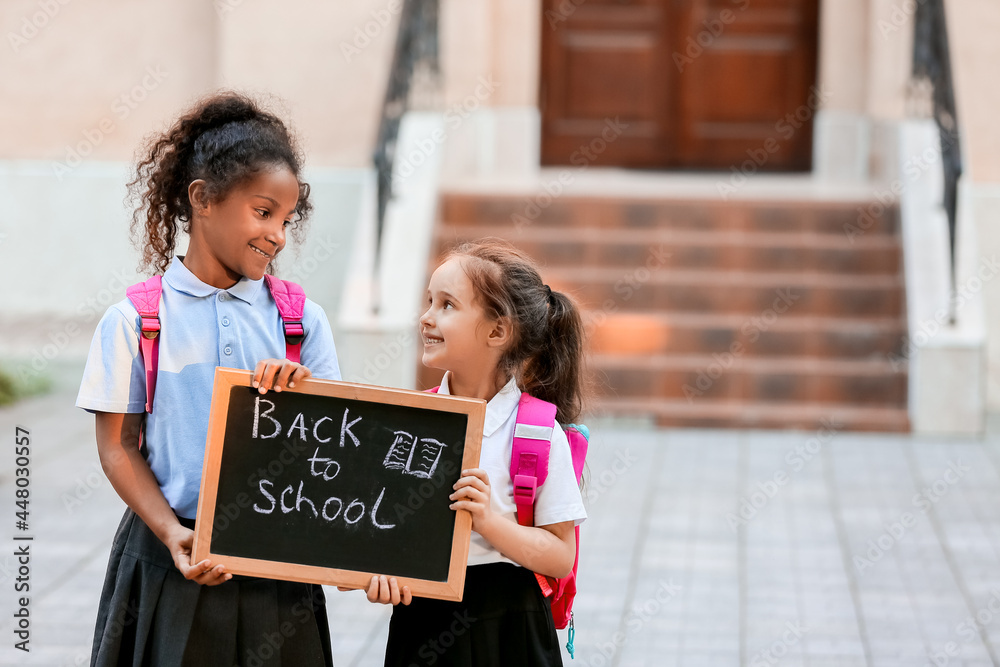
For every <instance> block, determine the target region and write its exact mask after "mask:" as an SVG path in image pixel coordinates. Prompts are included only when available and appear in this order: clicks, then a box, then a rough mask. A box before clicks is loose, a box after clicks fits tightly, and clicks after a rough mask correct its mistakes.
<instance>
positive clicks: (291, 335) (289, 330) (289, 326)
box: [283, 320, 306, 345]
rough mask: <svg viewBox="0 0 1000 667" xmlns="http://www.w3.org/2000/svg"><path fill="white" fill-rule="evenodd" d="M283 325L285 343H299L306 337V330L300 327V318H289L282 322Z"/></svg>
mask: <svg viewBox="0 0 1000 667" xmlns="http://www.w3.org/2000/svg"><path fill="white" fill-rule="evenodd" d="M283 324H284V325H285V344H286V345H299V344H301V343H302V339H303V338H305V337H306V330H305V329H304V328H303V327H302V320H291V321H288V322H283Z"/></svg>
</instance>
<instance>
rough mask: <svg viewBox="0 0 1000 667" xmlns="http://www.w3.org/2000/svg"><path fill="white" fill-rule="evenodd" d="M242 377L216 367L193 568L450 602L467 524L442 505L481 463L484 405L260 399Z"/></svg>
mask: <svg viewBox="0 0 1000 667" xmlns="http://www.w3.org/2000/svg"><path fill="white" fill-rule="evenodd" d="M251 378H252V374H251V373H250V371H244V370H236V369H229V368H218V369H216V373H215V387H214V391H213V394H212V408H211V416H210V418H209V430H208V441H207V443H206V449H205V464H204V471H203V475H202V482H201V495H200V497H199V499H198V517H197V522H196V526H195V543H194V549H193V551H194V560H195V561H200V560H202V559H204V558H210V559H211V560H212V562H213V563H223V564H224V565H225V566H226V569H227V570H228V571H229V572H232V573H234V574H246V575H253V576H263V577H271V578H275V579H287V580H292V581H307V582H313V583H320V584H329V585H338V586H344V587H349V588H366V587H367V586H368V583H369V582H370V580H371V577H372V575H373V574H379V575H382V574H384V575H389V576H395V577H397V578H398V579H399V581H400V587H402V586H403V585H408V586H410V590H411V592H412V593H413V594H414V595H418V596H424V597H433V598H440V599H446V600H460V599H461V597H462V589H463V587H464V582H465V567H466V561H467V559H468V551H469V536H470V532H471V528H472V519H471V516H470V515H469V514H468V512H465V511H458V512H456V511H455V510H452V509H449V505H450V502H451V501H449V499H448V496H449V495H450V494H451V493H452V491H453V489H452V486H453V485H454V483H455V482H456V481H457V480H458V478H459V477H461V471H462V470H463V469H466V468H473V467H476V466H478V464H479V449H480V445H481V441H482V433H483V419H484V417H485V412H486V403H485V402H484V401H481V400H476V399H468V398H459V397H454V396H439V395H437V394H428V393H425V392H418V391H408V390H403V389H387V388H381V387H374V386H369V385H361V384H354V383H348V382H333V381H329V380H313V379H309V380H305V381H303V382H300V383H297V384H296V387H295V388H294V389H286V390H283V391H281V392H274V391H269V392H267V394H265V395H261V394H260V393H259V392H258V391H257V390H256V389H254V388H252V387H251V386H250V383H251Z"/></svg>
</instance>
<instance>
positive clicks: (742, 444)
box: [0, 388, 1000, 667]
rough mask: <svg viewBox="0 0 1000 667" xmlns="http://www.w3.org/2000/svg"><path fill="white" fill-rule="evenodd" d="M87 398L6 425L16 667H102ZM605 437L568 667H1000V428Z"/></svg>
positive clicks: (107, 503) (1, 620) (9, 648)
mask: <svg viewBox="0 0 1000 667" xmlns="http://www.w3.org/2000/svg"><path fill="white" fill-rule="evenodd" d="M74 397H75V394H74V392H73V391H72V390H71V389H69V388H62V389H58V390H57V391H56V392H55V393H53V394H50V395H48V396H46V397H42V398H36V399H31V400H28V401H25V402H22V403H20V404H18V405H16V406H15V407H13V408H6V409H0V437H2V438H5V439H6V440H7V444H6V445H3V446H2V447H0V451H2V452H6V453H3V454H0V507H7V511H6V512H0V638H2V643H0V664H2V665H21V664H24V665H49V666H52V667H60V666H64V665H66V666H68V665H84V664H89V654H90V642H91V638H92V633H93V625H94V618H95V614H96V609H97V600H98V595H99V591H100V588H101V584H102V580H103V577H104V570H105V566H106V562H107V557H108V550H109V545H110V542H111V538H112V535H113V533H114V530H115V527H116V525H117V523H118V521H119V518H120V516H121V513H122V510H123V505H122V503H121V501H120V500H119V499H118V497H117V496H116V495H115V493H114V491H113V489H111V487H110V484H109V483H108V482H107V480H106V478H105V477H104V474H103V473H102V472H101V469H100V465H99V464H98V460H97V454H96V449H95V445H94V435H93V418H92V417H91V416H89V415H88V414H86V413H84V412H83V411H81V410H78V409H75V408H73V407H72V403H73V400H74ZM17 426H21V427H24V428H27V429H29V430H30V433H31V442H32V450H31V452H32V453H31V480H32V481H31V515H30V530H29V531H28V533H27V534H31V535H33V536H34V541H33V542H32V546H31V554H32V559H31V574H30V577H31V602H30V610H31V643H30V648H31V651H30V653H23V652H21V651H18V650H15V649H14V644H15V642H16V641H17V639H16V637H15V635H14V634H13V622H14V621H15V619H14V617H13V614H14V612H15V611H16V609H17V600H16V598H17V597H18V596H16V595H15V592H14V585H15V583H16V577H17V576H18V574H17V567H16V563H15V558H14V556H13V552H14V550H15V545H16V544H17V543H15V542H14V541H13V535H14V533H15V532H18V533H19V534H21V533H20V531H16V530H15V520H16V517H15V511H16V507H15V504H14V503H15V497H14V493H15V487H14V476H13V466H14V438H15V428H16V427H17ZM998 426H1000V424H998ZM592 427H593V444H592V454H591V457H590V459H589V477H588V481H587V488H586V495H587V496H588V506H589V512H590V519H589V520H588V521H587V523H586V524H584V527H583V537H582V553H581V563H580V588H581V592H580V595H579V597H578V598H577V604H576V618H577V623H576V648H577V654H576V659H575V660H574V661H572V663H570V661H569V660H568V659H567V664H574V665H581V666H583V665H588V666H593V667H599V666H602V665H619V666H622V667H625V666H629V667H632V666H638V665H655V666H657V667H660V666H664V667H667V666H672V665H685V666H698V665H705V666H717V665H721V666H726V665H749V666H752V667H756V666H757V665H778V664H780V665H788V666H791V665H810V666H813V667H826V666H833V665H873V666H874V665H887V666H889V665H892V666H895V665H927V664H933V665H997V664H1000V661H998V655H1000V428H995V429H991V432H990V435H988V436H987V437H986V438H984V439H982V440H960V439H947V438H915V437H910V436H902V435H870V434H857V433H842V432H839V431H838V428H837V425H836V424H831V425H830V427H829V428H828V429H826V430H824V431H821V432H817V433H792V432H755V431H706V430H684V431H680V430H655V429H651V428H648V427H643V426H642V425H641V424H631V425H629V424H612V423H596V422H595V423H592ZM327 594H328V601H329V605H330V612H331V629H332V631H333V642H334V655H335V660H336V664H337V665H338V666H340V667H347V666H352V665H357V666H362V665H364V666H367V665H380V664H381V656H382V649H383V646H384V642H385V634H386V625H387V621H388V615H389V610H388V609H387V608H385V607H381V606H377V605H371V604H369V603H368V602H367V601H365V600H364V598H363V596H362V595H361V594H360V593H357V592H351V593H339V592H337V591H336V590H328V593H327Z"/></svg>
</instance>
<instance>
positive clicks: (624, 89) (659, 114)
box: [542, 0, 673, 166]
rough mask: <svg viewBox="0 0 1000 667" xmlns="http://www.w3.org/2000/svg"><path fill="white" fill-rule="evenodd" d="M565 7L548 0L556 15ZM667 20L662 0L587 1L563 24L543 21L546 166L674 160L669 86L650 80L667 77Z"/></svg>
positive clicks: (561, 1) (558, 1)
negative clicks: (670, 156)
mask: <svg viewBox="0 0 1000 667" xmlns="http://www.w3.org/2000/svg"><path fill="white" fill-rule="evenodd" d="M566 5H567V3H566V2H565V0H544V6H545V11H546V13H547V15H548V16H549V17H550V18H551V17H552V16H560V17H562V15H560V14H559V12H560V6H563V7H565V6H566ZM553 12H555V14H553ZM666 18H667V8H666V7H665V6H664V4H663V2H661V0H631V1H629V0H621V1H613V0H587V2H586V3H584V4H581V5H579V6H576V8H575V9H574V10H573V11H572V12H568V13H567V14H566V15H565V17H564V18H560V20H559V21H558V22H557V23H553V22H551V21H550V20H545V21H543V23H542V30H543V34H544V35H545V36H544V37H543V45H542V78H543V84H542V89H543V90H542V123H543V139H542V162H543V164H567V163H570V161H571V160H572V162H573V163H574V164H581V160H583V161H584V163H587V164H603V165H611V164H629V165H632V166H657V165H660V164H662V163H663V162H664V161H665V160H666V159H667V158H668V152H667V151H668V149H669V148H670V147H671V146H672V144H673V142H672V140H671V138H670V137H669V135H668V129H669V127H670V124H669V123H667V122H665V121H668V120H669V119H670V118H671V117H672V110H671V109H669V108H668V102H669V97H668V88H667V87H666V86H664V85H650V82H653V81H661V80H663V78H664V77H663V76H662V64H663V62H664V59H665V58H666V57H668V54H667V42H666V39H665V32H666V31H665V21H666ZM553 28H554V29H553ZM574 156H575V158H574Z"/></svg>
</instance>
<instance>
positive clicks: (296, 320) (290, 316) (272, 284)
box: [264, 274, 306, 363]
mask: <svg viewBox="0 0 1000 667" xmlns="http://www.w3.org/2000/svg"><path fill="white" fill-rule="evenodd" d="M264 281H265V282H266V283H267V287H268V289H269V290H271V296H272V297H273V298H274V303H275V304H277V306H278V314H279V315H280V316H281V323H282V325H283V326H284V328H285V357H287V358H288V360H289V361H294V362H295V363H299V360H300V359H301V358H302V339H303V338H305V336H306V332H305V329H304V328H303V327H302V313H303V311H304V310H305V305H306V293H305V290H303V289H302V286H301V285H298V284H297V283H293V282H291V281H290V280H282V279H281V278H278V277H277V276H272V275H270V274H264Z"/></svg>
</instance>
